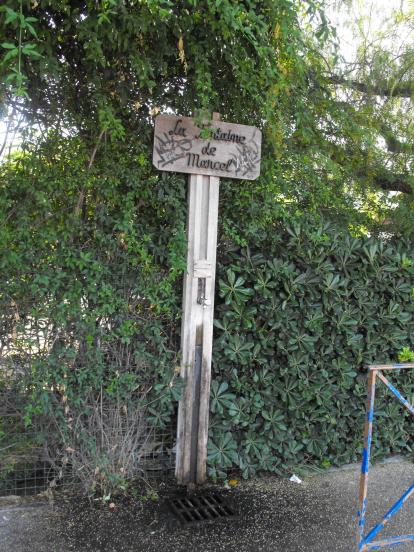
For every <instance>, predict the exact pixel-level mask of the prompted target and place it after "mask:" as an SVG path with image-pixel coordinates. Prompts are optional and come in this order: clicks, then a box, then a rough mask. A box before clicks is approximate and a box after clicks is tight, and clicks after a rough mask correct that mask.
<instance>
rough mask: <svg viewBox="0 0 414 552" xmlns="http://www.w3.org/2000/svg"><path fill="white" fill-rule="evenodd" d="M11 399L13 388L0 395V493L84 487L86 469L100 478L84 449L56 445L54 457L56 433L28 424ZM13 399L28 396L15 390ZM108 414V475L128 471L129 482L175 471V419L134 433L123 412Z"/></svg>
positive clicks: (159, 478) (105, 446)
mask: <svg viewBox="0 0 414 552" xmlns="http://www.w3.org/2000/svg"><path fill="white" fill-rule="evenodd" d="M11 398H12V396H11V394H10V393H9V394H5V393H3V394H0V496H9V495H18V496H30V495H35V494H39V493H42V492H45V491H48V490H49V489H65V490H70V491H77V490H80V491H81V490H82V478H83V479H85V473H82V472H87V471H88V470H89V471H90V470H92V471H93V472H94V474H93V475H94V476H95V477H96V478H98V479H99V473H97V470H98V467H97V466H96V465H95V464H94V460H95V458H96V455H92V456H91V455H90V454H88V452H87V451H85V450H81V449H80V450H79V451H75V450H69V451H67V450H65V449H62V450H59V451H56V449H55V450H54V451H53V452H54V453H53V455H52V456H51V451H50V446H51V444H50V443H51V442H52V443H54V441H55V436H54V435H48V434H47V433H45V431H44V428H42V427H37V428H33V426H31V427H30V428H26V427H25V424H24V421H23V419H22V416H21V415H20V414H18V413H16V412H13V411H11V410H10V408H9V409H8V408H7V407H8V406H9V407H10V405H11V404H13V403H11ZM14 398H15V402H14V404H13V409H19V408H20V407H21V405H22V403H23V402H24V397H23V398H22V397H18V396H17V395H14ZM104 418H105V420H106V424H105V425H104V432H105V436H104V437H103V439H104V442H102V443H101V446H102V452H103V451H105V452H106V456H107V464H106V466H105V472H106V474H108V473H111V474H114V473H117V474H119V475H122V474H124V475H125V482H126V483H127V482H128V481H133V480H140V481H145V482H147V483H150V484H151V485H154V484H155V485H157V484H158V483H159V482H162V481H165V480H168V479H170V478H171V477H172V476H173V474H174V469H175V435H174V433H175V431H174V430H175V428H174V427H173V424H171V425H169V426H167V427H164V428H160V427H158V428H157V427H154V426H152V425H142V423H140V429H139V433H137V432H135V433H134V431H131V424H130V423H129V420H128V416H127V415H126V414H125V413H123V414H122V413H121V415H119V412H117V411H116V410H115V409H112V410H107V412H106V413H105V414H104ZM89 427H90V426H89ZM108 428H109V430H108ZM108 463H112V466H111V465H108ZM101 469H102V468H101ZM86 478H87V479H88V475H87V474H86ZM88 481H89V479H88Z"/></svg>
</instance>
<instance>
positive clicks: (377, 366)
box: [366, 362, 414, 371]
mask: <svg viewBox="0 0 414 552" xmlns="http://www.w3.org/2000/svg"><path fill="white" fill-rule="evenodd" d="M366 367H367V369H368V370H370V371H372V370H404V369H405V368H414V363H413V362H403V363H401V364H367V366H366Z"/></svg>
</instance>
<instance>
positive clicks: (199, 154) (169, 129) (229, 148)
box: [153, 115, 262, 180]
mask: <svg viewBox="0 0 414 552" xmlns="http://www.w3.org/2000/svg"><path fill="white" fill-rule="evenodd" d="M204 128H207V129H208V131H209V132H208V135H209V138H207V139H204V138H202V137H201V129H200V128H198V127H197V126H195V124H194V121H193V119H191V118H190V117H176V116H174V115H158V117H157V118H156V119H155V137H154V151H153V163H154V165H155V167H157V169H160V170H163V171H175V172H183V173H191V174H205V175H209V176H219V177H225V178H242V179H246V180H254V179H255V178H257V177H258V176H259V174H260V158H261V141H262V133H261V132H260V130H259V129H258V128H256V127H253V126H247V125H238V124H233V123H223V122H222V121H209V122H208V123H207V124H206V125H204Z"/></svg>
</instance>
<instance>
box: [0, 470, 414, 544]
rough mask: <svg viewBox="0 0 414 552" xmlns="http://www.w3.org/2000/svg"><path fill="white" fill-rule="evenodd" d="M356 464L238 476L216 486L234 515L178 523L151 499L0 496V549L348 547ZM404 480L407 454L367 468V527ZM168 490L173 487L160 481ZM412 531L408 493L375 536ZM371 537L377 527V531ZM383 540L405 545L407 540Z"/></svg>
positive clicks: (412, 476) (410, 476) (409, 478)
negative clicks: (297, 473)
mask: <svg viewBox="0 0 414 552" xmlns="http://www.w3.org/2000/svg"><path fill="white" fill-rule="evenodd" d="M358 477H359V467H358V466H350V467H348V468H346V469H340V470H331V471H329V472H325V473H323V474H318V475H313V476H308V477H306V478H304V480H303V482H302V484H298V483H292V482H290V481H289V480H288V479H280V478H276V477H264V478H256V479H253V480H250V481H245V482H240V483H239V484H238V485H237V486H236V487H235V488H233V489H231V490H229V491H226V490H224V489H222V488H219V487H214V490H217V491H218V492H219V493H223V496H226V497H227V499H228V500H229V503H230V504H231V505H232V506H233V508H234V509H235V510H237V513H238V516H239V517H238V518H237V519H226V520H221V521H220V522H214V523H210V524H200V525H198V526H192V527H182V526H180V525H179V524H178V523H177V521H176V520H175V519H174V518H173V516H172V515H171V513H170V511H169V510H168V508H167V507H166V504H165V497H166V495H167V494H168V493H167V491H165V492H164V493H161V496H160V499H159V501H157V502H149V503H145V504H140V503H136V502H132V501H128V500H118V501H115V508H113V509H109V508H108V506H107V505H106V506H104V505H101V504H100V503H98V502H95V503H92V504H90V503H89V502H87V501H83V500H80V499H76V498H70V499H68V498H67V499H65V500H63V499H62V498H59V497H58V498H57V499H56V500H55V501H54V502H53V503H52V504H50V503H47V502H41V501H39V500H38V499H34V500H33V499H32V500H31V501H30V502H29V503H27V502H25V503H23V504H21V503H18V502H17V501H13V500H10V499H7V500H5V501H3V502H0V551H1V552H87V551H88V552H164V551H167V552H176V551H177V552H178V551H180V552H199V551H200V552H201V551H205V552H216V551H217V552H218V551H222V550H223V551H227V552H250V551H252V552H253V551H254V552H256V551H266V552H267V551H269V552H270V551H272V552H305V551H306V552H354V551H355V550H356V522H355V518H356V510H357V499H358ZM413 480H414V464H413V462H412V461H410V460H406V459H393V460H392V461H388V462H385V463H381V464H376V465H375V466H373V467H372V468H371V469H370V483H369V493H368V517H367V523H368V526H369V528H370V527H372V525H374V524H375V523H376V522H378V521H380V519H381V518H382V517H383V515H384V514H385V513H386V511H387V510H388V509H389V507H390V506H391V505H392V504H393V503H394V502H395V501H396V500H397V499H398V498H399V496H400V495H401V494H402V493H403V492H404V491H405V490H406V489H407V488H408V487H409V486H410V485H411V483H412V482H413ZM168 492H169V493H171V492H173V489H171V488H170V489H169V490H168ZM410 533H414V498H413V499H411V502H410V500H409V501H408V502H407V503H406V504H405V505H404V507H403V508H402V509H401V510H400V511H399V512H398V514H397V515H396V517H395V518H393V520H392V521H390V523H389V525H388V526H387V527H386V528H385V529H384V531H383V532H382V533H381V537H382V536H384V537H386V536H395V535H402V534H410ZM378 538H379V536H378ZM385 550H401V552H407V551H413V552H414V542H413V543H409V544H406V545H401V546H397V547H395V548H392V549H390V548H387V549H385Z"/></svg>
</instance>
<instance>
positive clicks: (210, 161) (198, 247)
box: [153, 113, 261, 487]
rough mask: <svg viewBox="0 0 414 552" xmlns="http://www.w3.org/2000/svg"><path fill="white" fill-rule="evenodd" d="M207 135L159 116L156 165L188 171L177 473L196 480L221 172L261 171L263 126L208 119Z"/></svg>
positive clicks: (186, 481) (206, 396) (204, 433)
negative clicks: (181, 395)
mask: <svg viewBox="0 0 414 552" xmlns="http://www.w3.org/2000/svg"><path fill="white" fill-rule="evenodd" d="M203 127H204V128H207V129H208V130H209V132H208V134H209V138H207V139H203V138H201V136H200V132H201V130H200V129H199V128H197V127H196V126H195V125H194V122H193V120H192V119H191V118H188V117H176V116H172V115H159V116H158V117H157V119H156V121H155V138H154V154H153V162H154V165H155V166H156V167H157V168H158V169H161V170H167V171H176V172H184V173H190V177H189V190H188V220H187V236H188V250H187V270H186V274H185V276H184V292H183V317H182V324H181V376H182V377H183V378H184V379H185V382H186V385H185V390H184V393H183V397H182V398H181V401H180V404H179V409H178V425H177V454H176V477H177V480H178V483H180V484H182V485H187V486H190V487H191V486H193V485H195V484H200V483H203V482H204V481H205V478H206V460H207V439H208V418H209V402H210V379H211V355H212V344H213V317H214V286H215V275H216V247H217V222H218V201H219V182H220V181H219V177H220V176H223V177H226V178H242V179H247V180H254V179H255V178H257V177H258V176H259V174H260V153H261V132H260V131H259V130H258V129H257V128H256V127H249V126H245V125H236V124H230V123H222V122H221V121H219V115H218V114H217V113H216V114H214V115H213V120H212V121H206V122H205V123H204V124H203Z"/></svg>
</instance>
